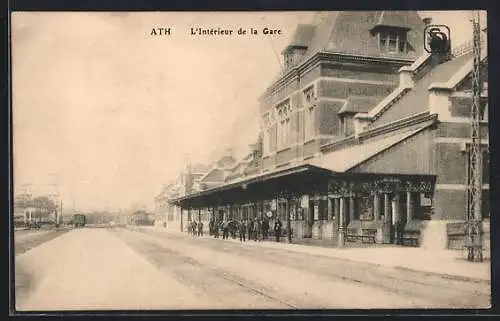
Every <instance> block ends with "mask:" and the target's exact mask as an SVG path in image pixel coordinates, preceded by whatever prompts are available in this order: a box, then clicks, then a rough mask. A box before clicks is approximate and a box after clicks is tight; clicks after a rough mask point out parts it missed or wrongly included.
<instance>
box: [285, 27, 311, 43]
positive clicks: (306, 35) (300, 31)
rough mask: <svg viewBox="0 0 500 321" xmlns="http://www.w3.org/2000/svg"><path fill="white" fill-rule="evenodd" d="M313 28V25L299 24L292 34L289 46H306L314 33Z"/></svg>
mask: <svg viewBox="0 0 500 321" xmlns="http://www.w3.org/2000/svg"><path fill="white" fill-rule="evenodd" d="M315 29H316V26H315V25H311V24H299V25H298V26H297V29H296V30H295V33H294V34H293V37H292V40H291V41H290V43H289V46H298V47H307V45H308V44H309V42H310V41H311V39H312V37H313V35H314V30H315Z"/></svg>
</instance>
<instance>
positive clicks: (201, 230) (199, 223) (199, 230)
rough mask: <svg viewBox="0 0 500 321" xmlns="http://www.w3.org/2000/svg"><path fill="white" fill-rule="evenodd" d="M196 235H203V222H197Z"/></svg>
mask: <svg viewBox="0 0 500 321" xmlns="http://www.w3.org/2000/svg"><path fill="white" fill-rule="evenodd" d="M198 236H203V222H202V221H199V222H198Z"/></svg>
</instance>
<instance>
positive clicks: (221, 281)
mask: <svg viewBox="0 0 500 321" xmlns="http://www.w3.org/2000/svg"><path fill="white" fill-rule="evenodd" d="M114 233H115V234H116V235H117V236H118V237H119V238H120V239H121V240H122V241H123V242H125V243H126V244H127V245H129V246H130V247H131V248H132V249H133V250H134V251H136V252H137V253H138V254H140V255H141V256H143V257H145V258H146V259H147V260H148V261H150V262H151V263H153V264H154V265H155V266H157V267H159V268H160V269H161V270H163V271H164V272H166V273H171V274H173V275H174V276H175V277H176V279H177V280H178V281H179V282H181V283H182V284H184V285H186V286H189V287H191V288H194V289H195V290H201V291H202V292H203V294H206V295H209V296H212V297H217V298H218V299H219V300H221V302H219V303H220V304H221V306H223V307H227V306H235V304H236V305H237V304H238V302H240V304H241V307H242V308H248V307H249V306H254V307H257V308H274V309H276V308H284V309H298V308H300V307H303V306H304V305H306V306H308V307H310V306H313V305H314V303H313V302H309V303H306V304H304V302H298V301H297V300H296V299H295V298H292V297H288V296H286V295H284V294H283V293H278V291H277V290H276V289H272V288H270V287H266V286H263V285H262V284H257V283H255V282H252V281H250V280H247V279H245V278H243V277H241V276H239V275H236V274H234V273H230V272H228V271H226V270H224V269H221V268H218V267H214V266H207V265H206V264H204V263H203V262H200V261H198V260H196V259H193V258H192V257H190V256H187V255H183V254H181V253H179V252H178V251H175V250H172V249H171V248H167V247H164V246H162V245H160V244H158V240H154V241H153V240H145V239H144V238H142V237H141V238H140V239H139V238H137V237H131V235H129V233H127V235H124V233H123V232H119V231H116V230H114ZM132 234H133V233H132ZM249 296H250V297H251V301H254V303H251V302H250V303H248V300H249Z"/></svg>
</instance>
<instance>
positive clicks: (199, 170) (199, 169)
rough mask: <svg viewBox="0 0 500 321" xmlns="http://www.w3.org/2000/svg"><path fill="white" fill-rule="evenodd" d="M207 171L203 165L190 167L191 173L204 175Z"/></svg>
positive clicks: (207, 168)
mask: <svg viewBox="0 0 500 321" xmlns="http://www.w3.org/2000/svg"><path fill="white" fill-rule="evenodd" d="M208 170H209V167H208V166H207V165H203V164H194V165H192V167H191V172H192V173H200V174H201V173H205V172H206V171H208Z"/></svg>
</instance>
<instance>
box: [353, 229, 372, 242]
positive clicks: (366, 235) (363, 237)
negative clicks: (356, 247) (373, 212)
mask: <svg viewBox="0 0 500 321" xmlns="http://www.w3.org/2000/svg"><path fill="white" fill-rule="evenodd" d="M360 231H361V233H359V232H360ZM376 235H377V230H374V229H361V230H358V229H347V233H346V241H347V242H357V241H361V243H375V236H376Z"/></svg>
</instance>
